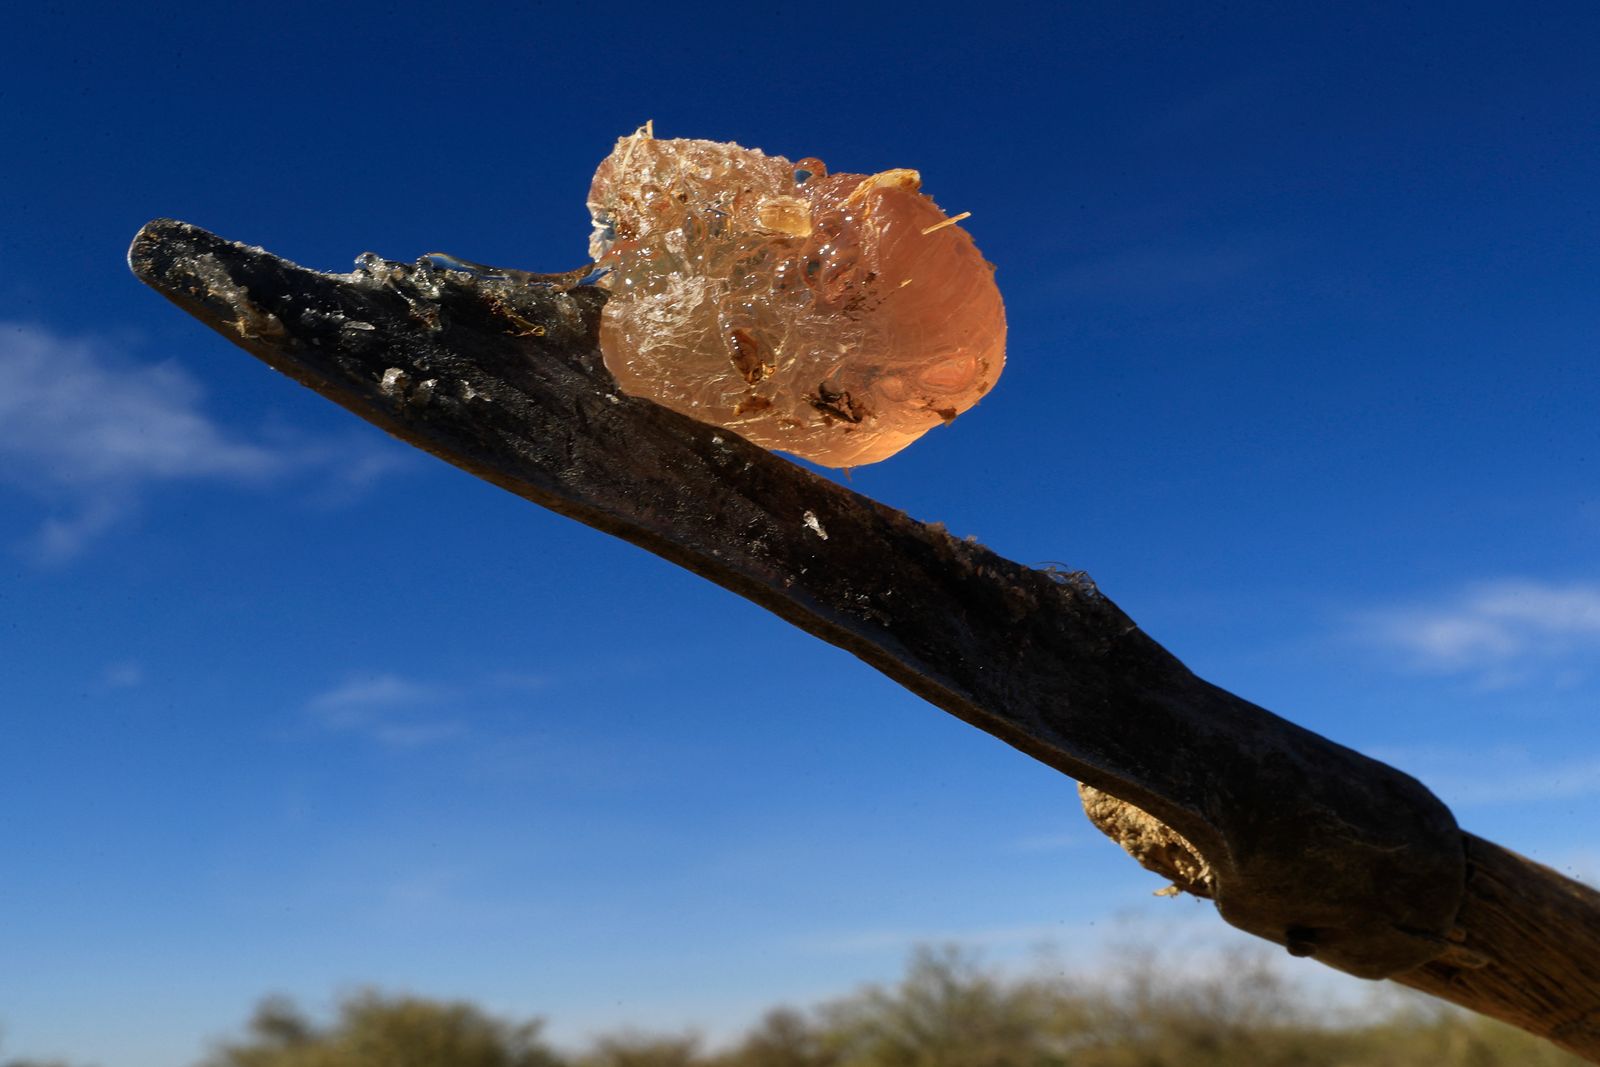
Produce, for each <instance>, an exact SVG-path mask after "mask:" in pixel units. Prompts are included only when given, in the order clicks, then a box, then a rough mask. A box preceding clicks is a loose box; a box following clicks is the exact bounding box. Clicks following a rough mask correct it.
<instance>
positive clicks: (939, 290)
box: [589, 127, 1006, 467]
mask: <svg viewBox="0 0 1600 1067" xmlns="http://www.w3.org/2000/svg"><path fill="white" fill-rule="evenodd" d="M589 209H590V211H591V212H592V213H593V216H594V220H595V234H594V238H593V240H592V242H591V254H592V255H593V256H594V257H595V259H596V261H597V262H598V263H599V265H600V266H601V267H604V268H607V270H608V272H607V273H606V274H605V275H604V276H603V277H602V278H601V280H600V284H601V285H603V286H605V287H606V288H607V289H609V290H610V292H611V299H610V300H609V301H607V303H606V307H605V312H604V315H603V317H602V321H601V329H600V344H601V349H602V351H603V352H604V354H605V361H606V366H607V367H608V368H609V369H610V371H611V373H612V374H614V375H615V376H616V378H617V382H618V384H619V385H620V386H621V387H622V389H623V390H624V391H625V392H627V393H630V394H633V395H635V396H644V397H648V398H649V399H651V400H654V401H656V402H657V403H659V404H664V405H666V406H667V407H670V408H672V409H673V410H675V411H679V412H682V413H683V414H685V415H689V416H691V417H693V418H696V419H699V420H701V421H702V422H708V423H713V424H715V425H719V426H725V427H727V428H728V429H731V430H733V431H734V432H735V433H738V434H740V435H741V436H743V437H746V438H748V439H749V440H751V441H753V442H755V443H756V444H759V445H761V446H763V447H765V448H771V449H779V450H782V451H784V452H790V453H793V454H795V455H797V456H803V457H805V458H806V459H809V460H812V461H814V462H816V463H820V464H824V465H826V466H830V467H850V466H858V465H860V464H863V463H874V462H876V461H878V460H880V459H885V458H887V457H889V456H892V455H894V454H895V453H896V452H898V451H900V450H901V449H902V448H904V447H905V446H906V445H908V444H910V443H911V442H912V441H915V440H916V439H917V438H918V437H921V436H922V435H923V434H924V433H926V432H927V431H928V430H929V429H931V428H933V427H934V426H938V425H940V424H941V423H946V422H949V421H950V420H951V419H954V418H955V417H956V416H957V415H959V414H960V413H961V412H963V411H965V410H967V409H968V408H970V407H971V406H972V405H973V404H976V403H977V402H978V400H979V398H980V397H982V396H983V395H984V393H986V392H987V391H988V390H989V388H990V387H991V386H993V385H994V382H995V379H996V378H998V377H999V376H1000V370H1001V367H1002V366H1003V365H1004V363H1005V336H1006V325H1005V308H1004V306H1003V305H1002V303H1001V301H1000V291H999V290H998V289H997V288H996V287H995V283H994V268H993V266H992V265H991V264H989V263H988V262H986V261H985V260H984V258H983V256H982V255H981V254H979V252H978V249H977V246H976V245H974V244H973V242H972V238H971V236H970V235H968V234H967V233H966V231H964V230H962V229H961V228H960V227H959V226H957V225H956V222H958V221H959V220H960V218H962V217H964V216H958V217H957V218H956V219H949V218H946V217H945V214H944V212H942V211H940V210H939V208H938V206H937V205H935V204H934V202H933V201H932V200H930V199H928V197H927V196H925V195H923V194H922V192H920V179H919V177H918V175H917V172H916V171H911V170H890V171H884V172H883V173H881V174H874V175H861V174H831V175H830V174H828V173H827V171H826V169H825V168H824V167H823V165H822V164H821V163H820V162H818V161H817V160H814V159H804V160H801V161H800V162H799V163H791V162H789V161H788V160H787V159H784V158H783V157H782V156H768V155H765V154H764V153H762V152H761V151H759V150H757V149H747V148H741V147H740V146H738V145H736V144H718V143H716V142H713V141H694V140H657V139H656V138H655V137H653V136H652V135H651V132H650V130H649V128H648V127H647V128H645V129H642V130H640V131H639V132H637V133H635V134H633V135H632V136H630V137H624V138H622V139H621V140H619V141H618V142H617V147H616V150H615V151H614V152H612V153H611V155H610V156H608V157H607V158H606V159H605V161H604V162H602V163H601V164H600V168H599V170H597V171H596V172H595V176H594V185H593V187H592V188H591V189H590V192H589Z"/></svg>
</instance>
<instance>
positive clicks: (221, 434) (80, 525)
mask: <svg viewBox="0 0 1600 1067" xmlns="http://www.w3.org/2000/svg"><path fill="white" fill-rule="evenodd" d="M118 347H119V346H117V345H116V344H114V343H112V342H109V341H105V340H99V339H90V338H73V337H64V336H60V335H58V334H55V333H52V332H50V331H48V330H44V329H41V328H39V327H36V326H27V325H22V324H18V323H8V322H0V380H3V381H4V382H5V388H4V389H0V481H3V482H5V483H7V484H9V485H11V486H12V487H13V488H15V489H18V490H21V491H23V492H25V493H28V494H30V495H32V496H34V497H35V498H37V499H39V500H40V501H41V502H42V503H43V504H44V505H45V506H46V507H47V508H48V509H51V510H52V511H53V512H54V513H53V514H50V515H47V516H46V517H45V518H43V519H42V521H41V523H40V525H39V527H38V529H37V530H36V532H35V534H34V535H33V538H32V540H31V543H30V544H29V545H28V546H27V547H28V549H29V550H30V552H31V554H32V555H33V556H34V557H35V558H36V559H38V560H40V561H42V562H59V561H62V560H65V559H68V558H70V557H72V556H74V555H76V554H77V553H79V552H81V551H82V550H83V549H84V548H85V547H86V546H87V545H88V544H89V543H90V542H92V541H93V540H95V539H96V538H97V537H100V536H102V535H103V534H105V533H106V532H107V531H108V530H110V529H111V528H112V527H114V526H115V525H116V524H117V523H118V522H119V521H120V520H122V519H123V518H125V517H126V516H127V515H128V514H129V513H130V512H131V511H132V510H134V509H135V507H136V506H137V504H138V502H139V499H140V497H141V495H142V494H143V493H144V492H145V491H147V490H148V489H149V488H151V487H153V486H155V485H159V484H164V483H179V482H213V483H226V484H234V485H238V484H256V485H259V484H265V483H268V482H271V481H273V480H275V479H278V478H280V477H281V476H283V475H284V474H286V473H289V472H291V471H296V470H306V469H308V468H314V467H315V468H321V469H323V470H325V471H327V472H331V473H332V474H333V476H334V479H335V480H336V481H343V480H347V479H352V478H353V479H355V482H356V483H360V482H363V481H367V480H370V479H371V478H373V477H376V476H378V475H379V474H382V473H384V472H386V471H387V470H388V469H391V468H392V467H393V466H394V464H395V462H396V461H395V460H394V458H393V454H394V452H395V450H392V449H390V450H384V449H377V448H369V449H363V450H358V451H356V452H355V453H354V456H353V457H352V455H351V454H350V453H348V452H347V453H345V454H344V455H342V456H339V455H336V454H335V451H336V450H334V449H333V448H332V447H331V446H330V445H328V444H325V443H317V442H307V441H303V440H302V441H298V442H291V441H278V442H267V441H252V440H248V439H246V438H245V437H244V436H242V435H240V434H238V433H236V432H232V431H229V430H227V429H225V428H223V427H222V426H219V425H218V424H217V423H216V422H215V421H213V420H212V419H211V418H210V417H209V416H208V415H207V414H206V413H205V411H204V393H203V390H202V389H201V387H200V384H199V382H198V381H196V380H195V379H194V378H193V377H192V376H191V375H190V374H188V373H187V372H186V371H184V370H183V368H181V367H179V366H178V365H177V364H176V363H173V362H171V361H166V362H160V363H147V362H139V361H136V360H133V359H130V358H128V357H127V356H125V355H124V354H122V353H121V352H120V351H118Z"/></svg>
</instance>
